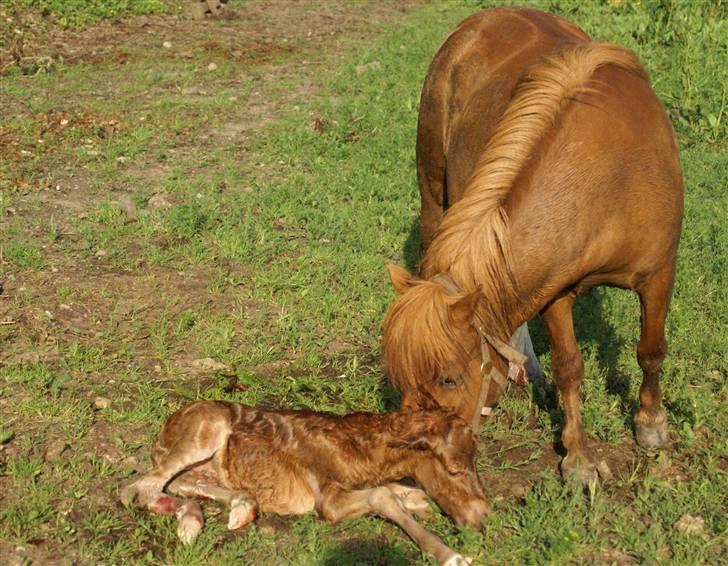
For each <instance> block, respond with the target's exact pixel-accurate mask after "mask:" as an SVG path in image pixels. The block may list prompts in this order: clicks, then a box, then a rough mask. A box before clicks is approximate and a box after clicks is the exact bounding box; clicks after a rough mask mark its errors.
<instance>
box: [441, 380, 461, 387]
mask: <svg viewBox="0 0 728 566" xmlns="http://www.w3.org/2000/svg"><path fill="white" fill-rule="evenodd" d="M440 385H441V386H442V387H444V388H446V389H455V388H456V387H457V386H458V384H457V383H456V382H455V380H454V379H453V378H451V377H443V378H442V381H440Z"/></svg>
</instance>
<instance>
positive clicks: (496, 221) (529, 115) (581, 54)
mask: <svg viewBox="0 0 728 566" xmlns="http://www.w3.org/2000/svg"><path fill="white" fill-rule="evenodd" d="M604 65H616V66H617V67H621V68H623V69H626V70H628V71H630V72H633V73H636V74H637V75H639V76H642V77H645V78H646V72H645V70H644V69H643V68H642V66H641V65H640V63H639V61H638V60H637V57H636V56H635V55H634V54H633V53H632V52H631V51H629V50H627V49H624V48H622V47H618V46H616V45H611V44H609V43H600V42H590V43H585V44H583V45H579V46H577V47H575V48H573V49H571V50H569V51H566V52H564V53H560V54H558V55H556V56H554V57H550V58H547V59H545V60H544V61H542V62H541V63H538V64H537V65H535V66H534V67H533V68H532V69H531V70H530V72H529V73H528V74H527V75H526V76H525V78H524V79H523V81H522V82H521V83H520V85H519V86H518V87H517V89H516V92H515V95H514V97H513V99H512V100H511V103H510V105H509V106H508V108H507V109H506V111H505V113H504V114H503V117H502V118H501V120H500V122H499V124H498V126H497V128H496V129H495V132H494V133H493V135H492V137H491V138H490V140H489V142H488V144H487V145H486V147H485V149H484V151H483V154H482V155H481V157H480V159H479V160H478V163H477V164H476V167H475V169H474V171H473V175H472V177H471V178H470V181H469V183H468V186H467V188H466V190H465V192H464V196H463V198H462V199H461V200H460V201H458V202H457V203H455V204H454V205H453V206H452V208H451V209H450V210H449V211H448V213H447V214H446V215H445V217H444V219H443V222H442V224H441V226H440V229H439V230H438V233H437V235H436V236H435V239H434V240H433V242H432V244H431V246H430V248H429V250H428V253H427V255H426V257H425V258H424V262H423V268H424V272H425V273H427V274H432V275H434V274H435V273H438V272H440V271H450V273H451V275H452V276H453V278H454V279H455V281H457V282H458V283H459V284H460V285H461V286H462V287H463V288H465V289H467V290H473V289H476V288H478V287H480V286H481V285H483V284H484V285H485V288H484V292H485V294H486V296H488V295H489V294H490V293H488V289H487V285H488V281H493V280H494V278H497V279H498V280H501V281H502V280H503V279H504V273H506V274H508V275H510V274H511V273H512V272H511V269H510V268H511V258H510V251H509V246H508V219H507V217H506V214H505V211H504V210H503V204H504V202H505V200H506V198H507V196H508V193H509V191H510V189H511V186H512V185H513V183H514V182H515V180H516V178H517V177H518V174H519V173H520V171H521V170H522V169H523V166H524V164H525V162H526V161H527V160H528V158H529V157H530V156H531V155H532V153H533V151H534V149H535V148H536V146H537V145H538V143H539V141H540V140H541V139H542V138H543V136H544V135H545V133H546V132H547V130H548V129H549V128H550V127H551V126H552V125H553V123H554V122H555V120H556V118H557V116H558V115H559V113H560V112H561V110H562V109H563V108H564V107H565V106H566V105H567V104H568V102H569V100H570V99H571V98H573V97H575V96H577V95H579V94H583V93H585V92H589V91H590V90H592V89H590V88H589V86H588V85H589V80H590V78H591V76H592V75H593V74H594V72H595V71H596V70H597V69H598V68H599V67H602V66H604ZM511 277H512V275H511ZM509 287H511V286H509ZM511 288H512V287H511ZM493 291H494V292H495V293H496V294H497V293H498V291H499V290H497V289H494V290H493ZM488 298H490V297H488Z"/></svg>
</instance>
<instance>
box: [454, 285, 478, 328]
mask: <svg viewBox="0 0 728 566" xmlns="http://www.w3.org/2000/svg"><path fill="white" fill-rule="evenodd" d="M482 297H483V293H481V291H480V289H478V290H477V291H473V292H472V293H469V294H467V295H465V296H464V297H463V298H462V299H460V300H459V301H458V302H457V303H455V304H454V305H453V306H452V307H450V316H451V317H452V320H453V322H456V323H460V324H470V323H471V322H472V321H473V316H474V315H475V310H476V309H477V308H478V302H479V301H480V299H481V298H482Z"/></svg>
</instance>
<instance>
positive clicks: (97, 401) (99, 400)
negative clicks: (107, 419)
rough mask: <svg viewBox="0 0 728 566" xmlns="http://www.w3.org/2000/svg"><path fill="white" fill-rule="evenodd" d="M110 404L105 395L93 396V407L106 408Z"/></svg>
mask: <svg viewBox="0 0 728 566" xmlns="http://www.w3.org/2000/svg"><path fill="white" fill-rule="evenodd" d="M110 406H111V400H110V399H107V398H106V397H96V398H94V409H100V410H103V409H108V408H109V407H110Z"/></svg>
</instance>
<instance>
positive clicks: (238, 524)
mask: <svg viewBox="0 0 728 566" xmlns="http://www.w3.org/2000/svg"><path fill="white" fill-rule="evenodd" d="M256 515H257V508H256V505H255V503H254V502H252V501H250V500H249V499H248V498H246V497H236V498H235V499H233V500H232V501H231V502H230V515H229V516H228V529H229V530H231V531H232V530H235V529H242V528H243V527H244V526H246V525H247V524H248V523H250V522H252V521H253V520H254V519H255V516H256Z"/></svg>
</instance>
